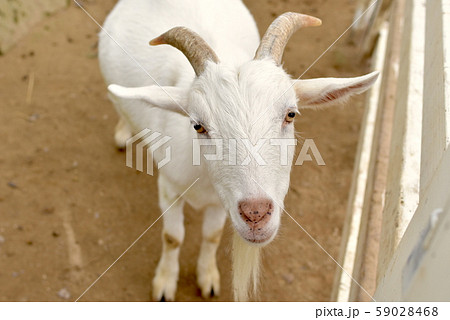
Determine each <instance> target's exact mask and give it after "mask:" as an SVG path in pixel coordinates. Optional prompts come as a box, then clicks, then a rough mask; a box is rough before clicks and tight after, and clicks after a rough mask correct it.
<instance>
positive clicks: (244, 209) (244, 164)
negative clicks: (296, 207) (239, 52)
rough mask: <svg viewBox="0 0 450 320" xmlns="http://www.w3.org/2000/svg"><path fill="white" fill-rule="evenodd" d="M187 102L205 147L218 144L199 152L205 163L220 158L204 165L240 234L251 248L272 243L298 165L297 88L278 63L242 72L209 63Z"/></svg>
mask: <svg viewBox="0 0 450 320" xmlns="http://www.w3.org/2000/svg"><path fill="white" fill-rule="evenodd" d="M188 96H189V98H188V102H187V111H188V113H189V116H190V117H191V124H192V127H193V130H196V131H197V132H198V133H197V135H198V137H197V138H198V139H199V141H200V143H199V145H205V144H207V143H208V144H209V143H212V144H213V145H210V146H205V147H202V148H201V149H199V150H200V151H201V153H202V155H201V158H203V159H202V161H203V160H204V158H207V159H208V156H206V157H204V155H206V154H209V155H211V154H215V155H216V157H214V159H211V156H210V157H209V158H210V160H206V164H207V167H208V172H209V176H210V179H211V181H212V182H213V185H214V186H215V188H216V191H217V193H218V195H219V196H220V198H221V200H222V203H223V205H224V207H225V208H226V209H227V211H228V212H229V213H230V218H231V221H232V223H233V225H234V227H235V228H236V230H237V231H238V232H239V234H240V235H241V236H242V237H243V238H244V239H246V240H247V241H250V242H253V243H267V242H269V241H270V240H271V239H273V237H274V236H275V234H276V231H277V230H278V226H279V223H280V213H281V211H282V205H283V200H284V197H285V195H286V193H287V190H288V186H289V173H290V169H291V163H292V158H293V147H292V142H293V141H295V140H294V124H293V121H292V120H293V116H295V115H296V113H297V98H296V94H295V90H294V87H293V83H292V80H291V79H290V77H289V76H288V75H287V74H286V73H285V72H284V70H283V69H282V68H280V67H278V66H276V65H275V63H274V62H273V61H272V60H255V61H250V62H248V63H245V64H243V65H242V66H240V67H239V68H237V70H233V69H231V68H229V67H226V66H224V65H222V64H213V63H210V64H209V65H208V67H207V68H206V69H205V71H204V72H203V74H202V75H201V76H200V77H198V78H196V80H195V81H194V83H193V85H192V87H191V90H190V92H189V94H188ZM200 139H208V140H210V141H208V142H207V143H205V142H206V141H203V140H200ZM281 140H287V141H288V143H289V144H290V145H291V147H290V148H287V145H285V144H282V142H281ZM280 142H281V143H280ZM283 146H284V149H283ZM286 150H288V152H286Z"/></svg>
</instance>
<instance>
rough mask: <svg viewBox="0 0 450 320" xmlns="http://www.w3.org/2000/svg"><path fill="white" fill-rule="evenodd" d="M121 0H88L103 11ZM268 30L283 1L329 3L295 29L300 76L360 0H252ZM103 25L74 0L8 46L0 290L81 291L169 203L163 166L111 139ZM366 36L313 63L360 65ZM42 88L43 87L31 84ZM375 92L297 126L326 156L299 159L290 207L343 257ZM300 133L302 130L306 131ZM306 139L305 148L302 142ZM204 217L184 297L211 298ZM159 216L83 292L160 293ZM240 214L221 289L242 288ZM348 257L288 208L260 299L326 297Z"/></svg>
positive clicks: (294, 65)
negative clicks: (154, 283) (236, 270)
mask: <svg viewBox="0 0 450 320" xmlns="http://www.w3.org/2000/svg"><path fill="white" fill-rule="evenodd" d="M115 2H116V1H114V0H102V1H99V0H90V1H88V0H86V1H83V3H84V5H85V8H86V9H87V10H88V11H89V12H90V13H91V14H92V15H93V16H94V17H95V18H96V19H98V21H100V22H102V21H103V20H104V18H105V17H106V15H107V13H108V12H109V11H110V10H111V8H112V7H113V5H114V3H115ZM244 2H245V3H246V4H247V6H248V7H249V9H250V11H251V12H252V13H253V15H254V17H255V19H256V21H257V23H258V26H259V28H260V32H264V30H265V29H266V28H267V26H268V25H269V24H270V22H271V21H272V20H273V19H274V17H276V16H277V15H279V14H281V13H283V12H285V11H297V12H302V13H307V14H311V15H315V16H317V17H320V18H321V19H322V20H323V25H322V27H320V28H314V29H313V28H311V29H304V30H301V31H300V32H298V33H297V34H296V35H294V36H293V37H292V39H291V41H290V42H289V44H288V46H287V49H286V52H285V56H284V61H285V68H286V69H287V70H288V71H289V72H290V73H291V74H292V75H293V76H294V77H298V76H299V75H300V74H301V73H302V72H303V71H305V70H306V68H308V66H309V65H310V64H311V63H312V62H313V61H314V60H315V59H316V58H317V57H318V56H319V55H320V54H321V53H322V52H323V51H324V50H325V49H326V48H327V47H328V46H329V45H330V44H331V43H332V42H333V41H334V40H335V39H336V38H337V37H338V36H339V35H340V34H341V33H342V32H343V31H344V30H345V29H346V28H347V27H348V26H349V25H350V24H351V22H352V17H353V13H354V9H355V8H354V7H355V1H351V0H315V1H313V0H304V1H294V0H284V1H275V0H264V1H262V0H247V1H244ZM97 32H98V27H97V26H96V25H95V24H94V23H93V22H92V21H91V20H90V19H89V18H88V17H87V16H86V15H85V13H83V12H82V11H81V10H80V9H79V8H76V7H75V6H74V5H72V6H70V7H69V8H67V9H64V10H62V11H60V12H58V13H56V14H53V15H51V16H48V17H46V18H45V19H44V20H43V21H42V22H41V23H40V24H38V25H36V26H35V27H34V28H33V29H32V30H31V32H30V33H29V34H28V35H27V36H26V37H25V38H23V39H22V40H21V41H20V42H19V43H18V44H17V45H16V46H15V47H14V48H13V49H12V50H10V51H9V52H7V53H5V54H4V55H3V56H0V110H1V115H0V141H1V142H0V143H1V148H0V170H1V171H0V301H65V300H69V301H70V300H75V299H76V298H77V297H78V296H79V295H80V294H81V293H83V291H84V290H85V289H86V288H88V286H89V285H91V283H92V282H93V281H94V280H95V279H96V278H97V277H98V276H99V275H100V274H101V273H102V272H103V271H105V269H106V268H108V266H110V265H111V263H113V262H114V260H116V258H117V257H119V255H120V254H122V252H123V251H124V250H125V249H126V248H127V247H128V246H129V245H130V244H131V243H132V242H133V241H134V240H135V239H136V238H137V237H138V236H139V235H140V234H141V233H142V232H143V231H144V230H145V229H146V228H147V227H148V226H149V225H150V224H151V223H152V222H153V221H154V220H155V219H156V218H157V217H158V216H159V215H160V211H159V208H158V204H157V193H156V192H157V189H156V178H155V177H151V176H148V175H145V174H142V173H139V172H137V171H135V170H134V169H131V168H128V167H126V166H125V154H124V153H121V152H119V151H117V150H116V149H115V147H114V145H113V129H114V125H115V123H116V121H117V116H116V114H115V112H114V110H113V108H112V105H111V103H110V102H109V101H108V100H107V97H106V88H105V85H104V83H103V80H102V78H101V75H100V72H99V68H98V61H97V57H96V46H95V45H96V42H97ZM356 53H357V48H355V47H354V46H353V45H352V44H350V42H349V41H348V36H345V37H343V38H342V39H341V40H340V41H339V42H337V44H336V45H335V46H334V47H333V48H332V49H331V50H330V51H329V52H327V53H326V54H325V55H324V56H323V57H322V58H321V59H320V60H319V61H318V62H317V63H316V64H315V65H314V66H313V67H312V68H311V69H310V70H309V71H308V72H307V73H306V74H305V76H304V78H313V77H322V76H340V77H345V76H354V75H360V74H363V73H364V72H365V71H367V70H366V66H365V65H364V64H362V63H356V62H355V61H357V59H356ZM31 89H32V90H31ZM362 105H363V97H359V98H355V99H352V100H351V101H350V102H349V103H348V105H347V106H345V107H337V108H334V109H329V110H322V111H304V112H302V116H301V117H300V118H299V119H297V123H296V129H297V131H299V132H301V135H302V137H304V138H314V141H315V143H316V144H317V146H318V148H319V150H320V152H321V154H322V156H323V159H324V160H325V162H326V166H318V165H317V164H316V163H315V162H314V163H311V162H309V163H308V162H307V163H305V164H304V165H303V166H298V167H294V168H293V172H292V183H291V188H290V191H289V193H288V196H287V198H286V209H287V211H288V212H289V213H290V214H291V215H292V216H293V217H294V218H295V219H296V220H297V221H298V222H299V223H300V224H301V225H302V226H303V227H304V228H305V229H306V230H307V231H308V232H309V233H310V234H311V236H312V237H314V238H315V239H316V240H317V241H318V242H319V243H320V244H321V245H322V246H323V247H324V248H325V249H326V250H327V251H328V252H329V253H330V254H331V255H332V256H333V257H337V256H338V250H339V245H340V240H341V232H342V225H343V220H344V215H345V210H346V205H347V197H348V192H349V188H350V181H351V175H352V167H353V161H354V155H355V151H356V145H357V139H358V134H359V127H360V120H361V116H362V111H363V110H362ZM300 145H301V143H300ZM298 149H300V148H299V147H298ZM200 222H201V217H200V215H199V214H197V213H196V212H194V211H193V210H192V209H190V208H187V209H186V227H187V230H186V241H185V243H184V245H183V247H182V253H181V273H180V280H179V285H178V286H179V289H178V292H177V300H178V301H202V300H203V299H202V298H201V297H200V295H199V292H198V289H197V287H196V280H195V262H196V257H197V254H198V249H199V245H200V237H199V232H198V230H199V228H200ZM160 232H161V223H160V222H158V223H156V224H155V226H154V227H153V228H152V229H150V230H149V231H148V232H147V233H146V234H145V236H144V237H143V238H142V239H140V241H138V242H137V243H136V245H135V246H134V247H133V248H132V249H131V250H129V251H128V252H127V253H126V254H125V255H124V256H123V257H122V258H121V259H120V260H119V261H118V262H117V263H116V264H115V265H114V266H113V267H112V268H111V269H110V270H109V271H108V272H107V273H106V274H105V275H104V276H103V278H101V279H100V280H99V281H98V282H97V283H96V284H95V285H94V286H93V287H92V288H91V289H90V290H89V291H88V292H87V293H86V295H85V296H84V297H83V298H82V299H81V300H82V301H148V300H149V299H150V290H151V280H152V278H153V275H154V270H155V267H156V264H157V262H158V258H159V256H160V250H161V243H160ZM230 234H231V228H230V226H228V228H227V232H226V235H225V237H224V238H223V240H222V243H221V247H220V249H219V253H218V261H219V269H220V271H221V276H222V279H221V281H222V282H221V284H222V293H221V296H220V297H219V298H214V299H213V300H214V301H222V300H223V301H229V300H231V299H232V295H231V287H230V261H229V251H230ZM335 268H336V265H335V264H334V263H333V261H332V260H331V259H330V258H329V257H328V256H327V255H326V254H325V253H324V252H323V251H322V250H321V249H320V248H319V247H318V246H317V244H315V243H314V242H313V241H312V240H311V239H310V238H309V237H308V236H307V235H306V234H305V232H303V231H302V230H301V229H300V228H299V227H298V226H297V225H296V224H295V223H294V222H293V221H292V220H290V219H289V217H287V216H285V217H283V220H282V227H281V230H280V234H279V236H278V237H277V238H276V240H275V241H274V242H273V243H272V244H271V245H269V246H268V247H267V248H266V250H265V252H264V271H263V280H262V284H261V297H260V300H262V301H328V300H329V297H330V293H331V286H332V282H333V277H334V272H335Z"/></svg>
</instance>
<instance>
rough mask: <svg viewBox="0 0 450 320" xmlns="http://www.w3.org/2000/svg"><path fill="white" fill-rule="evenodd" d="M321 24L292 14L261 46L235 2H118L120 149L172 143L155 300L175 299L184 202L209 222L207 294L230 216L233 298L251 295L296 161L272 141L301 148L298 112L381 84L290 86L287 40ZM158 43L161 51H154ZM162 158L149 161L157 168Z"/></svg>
mask: <svg viewBox="0 0 450 320" xmlns="http://www.w3.org/2000/svg"><path fill="white" fill-rule="evenodd" d="M320 24H321V21H320V20H319V19H317V18H314V17H311V16H307V15H303V14H299V13H292V12H289V13H285V14H283V15H281V16H280V17H278V18H277V19H276V20H275V21H274V22H273V23H272V24H271V25H270V27H269V28H268V30H267V31H266V33H265V34H264V36H263V38H262V40H261V42H260V41H259V39H260V38H259V34H258V31H257V28H256V23H255V21H254V19H253V17H252V16H251V14H250V13H249V11H248V9H247V8H246V7H245V6H244V4H243V3H242V2H241V1H240V0H217V1H210V0H192V1H182V0H164V1H162V0H121V1H119V3H118V4H117V5H116V6H115V8H114V9H113V11H112V12H111V13H110V14H109V16H108V17H107V19H106V21H105V23H104V31H102V32H101V33H100V41H99V62H100V67H101V71H102V74H103V76H104V78H105V81H106V83H107V85H108V90H109V93H110V97H111V100H112V102H113V104H114V106H115V108H116V110H117V112H118V114H119V116H120V120H119V123H118V125H117V127H116V132H115V141H116V144H117V146H118V147H124V146H125V144H126V141H127V140H128V139H129V138H130V137H132V135H133V134H136V133H137V132H140V131H141V130H143V129H145V128H150V129H151V130H153V131H157V132H161V133H164V134H167V135H169V136H171V137H173V138H172V140H171V141H170V146H171V150H172V160H171V161H170V162H169V163H168V164H167V165H165V166H164V167H162V168H161V169H160V170H159V175H158V190H159V205H160V208H161V210H162V212H166V211H167V212H166V213H165V214H164V215H163V221H164V226H163V232H162V247H163V249H162V256H161V258H160V261H159V264H158V266H157V269H156V272H155V276H154V279H153V291H152V298H153V299H154V300H157V301H158V300H163V301H164V300H174V299H175V292H176V287H177V281H178V274H179V262H178V257H179V252H180V245H181V243H182V242H183V239H184V226H183V205H184V203H185V202H187V203H189V204H190V205H191V206H192V207H193V208H194V209H196V210H197V211H202V212H203V214H204V221H203V227H202V236H203V238H202V244H201V249H200V254H199V257H198V263H197V282H198V286H199V287H200V289H201V293H202V296H203V297H205V298H206V297H209V296H213V295H218V294H219V292H220V276H219V272H218V269H217V265H216V251H217V247H218V245H219V242H220V239H221V234H222V230H223V227H224V223H225V220H226V217H227V216H228V217H229V218H230V219H231V223H232V226H233V228H234V231H235V232H234V233H235V235H234V237H233V255H232V256H233V257H232V259H233V290H234V297H235V300H238V301H244V300H247V299H248V298H249V295H250V294H251V289H253V291H254V292H256V285H257V281H258V272H259V263H260V262H259V256H260V250H261V248H262V247H263V246H265V245H267V244H268V243H269V242H271V241H272V240H273V239H274V237H275V235H276V234H277V231H278V228H279V225H280V217H281V215H282V212H283V210H284V206H283V202H284V197H285V195H286V193H287V191H288V187H289V174H290V170H291V166H292V159H293V150H291V149H292V148H291V149H289V151H288V152H287V154H286V155H287V157H288V161H287V164H286V165H281V164H280V156H281V153H282V151H283V150H282V149H283V148H282V147H280V145H274V144H269V143H268V142H267V141H268V140H270V139H294V124H293V120H294V117H295V115H296V114H297V113H298V111H299V109H301V108H318V107H324V106H328V105H332V104H333V103H335V102H340V101H344V100H345V99H346V98H348V97H349V96H351V95H353V94H358V93H362V92H364V91H365V90H367V89H368V88H369V87H370V86H371V85H372V84H373V83H374V81H375V80H376V78H377V76H378V74H377V73H371V74H368V75H365V76H361V77H355V78H343V79H338V78H320V79H312V80H293V79H291V77H290V76H289V75H288V74H287V73H286V72H285V70H283V68H282V66H281V59H282V55H283V51H284V47H285V45H286V43H287V41H288V39H289V38H290V36H291V35H292V33H293V32H295V31H296V30H297V29H298V28H300V27H307V26H318V25H320ZM152 36H157V37H156V38H155V39H153V40H152V41H151V42H150V44H151V45H154V46H156V47H150V46H148V39H150V37H152ZM117 44H120V45H119V46H118V45H117ZM163 44H167V45H168V46H164V45H163ZM122 45H123V47H121V46H122ZM124 51H126V52H124ZM255 52H256V53H255ZM127 54H128V55H129V56H131V57H133V58H130V57H129V56H127ZM186 58H187V59H186ZM133 60H134V61H133ZM219 139H220V140H222V141H230V143H229V144H226V145H224V146H223V150H222V151H223V155H224V158H225V159H216V160H211V159H210V160H205V159H204V157H203V156H206V155H211V153H213V152H214V150H216V149H215V148H216V147H217V146H216V147H215V146H214V145H213V142H214V141H218V140H219ZM232 140H234V141H235V142H233V143H231V141H232ZM193 141H197V142H198V141H200V142H201V143H202V144H210V145H209V146H204V148H202V149H201V155H202V162H201V163H200V165H193V162H192V158H193V153H194V150H193V147H192V145H193ZM260 141H263V142H264V143H260ZM238 142H239V143H238ZM255 150H256V151H258V152H259V154H263V155H264V164H263V165H261V164H260V163H256V161H255V159H254V158H253V159H252V157H250V154H252V155H254V154H255V152H254V151H255ZM226 156H233V157H234V159H235V161H234V163H233V161H231V162H230V161H229V160H228V158H227V157H226ZM163 157H164V154H163V153H162V152H159V153H158V151H156V153H155V154H154V160H155V161H156V163H158V162H159V161H160V160H161V159H163ZM210 158H211V157H210ZM197 178H199V180H197V183H196V184H195V185H194V186H193V187H192V189H190V190H189V191H188V192H187V193H184V192H185V190H186V188H188V187H189V186H190V185H191V184H192V182H193V181H195V179H197ZM180 196H182V197H181V198H180ZM178 199H179V200H178ZM177 200H178V201H177Z"/></svg>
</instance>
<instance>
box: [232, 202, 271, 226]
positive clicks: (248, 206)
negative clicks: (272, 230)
mask: <svg viewBox="0 0 450 320" xmlns="http://www.w3.org/2000/svg"><path fill="white" fill-rule="evenodd" d="M272 212H273V203H272V200H270V199H264V198H258V199H247V200H243V201H240V202H239V214H240V215H241V218H242V219H243V220H244V221H245V223H247V225H248V226H249V227H251V228H254V227H258V228H261V227H262V226H263V225H265V224H266V222H267V221H268V220H269V219H270V215H271V214H272Z"/></svg>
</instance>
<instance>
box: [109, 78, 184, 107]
mask: <svg viewBox="0 0 450 320" xmlns="http://www.w3.org/2000/svg"><path fill="white" fill-rule="evenodd" d="M108 91H109V92H110V94H111V95H112V99H113V100H116V99H117V98H118V99H123V100H138V101H141V102H144V104H136V107H138V106H141V107H142V105H144V106H146V107H157V108H161V109H164V110H169V111H173V112H177V113H180V114H182V115H187V114H186V111H185V110H186V107H185V106H186V100H187V91H186V90H185V89H181V88H178V87H160V86H157V85H153V86H147V87H138V88H126V87H122V86H119V85H116V84H111V85H109V86H108ZM120 106H121V108H122V109H124V110H121V111H122V112H124V113H136V112H138V110H131V108H134V106H133V103H123V104H120ZM127 109H130V110H127Z"/></svg>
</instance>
